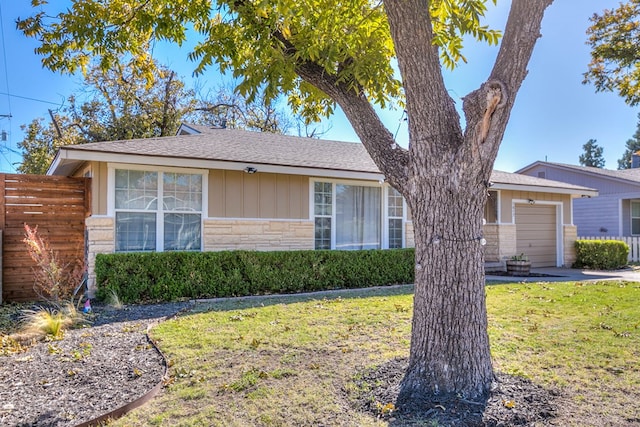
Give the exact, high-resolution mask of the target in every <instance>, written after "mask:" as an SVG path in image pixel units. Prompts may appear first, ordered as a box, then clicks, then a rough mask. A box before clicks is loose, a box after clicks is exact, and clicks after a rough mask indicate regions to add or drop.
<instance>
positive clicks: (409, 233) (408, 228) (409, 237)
mask: <svg viewBox="0 0 640 427" xmlns="http://www.w3.org/2000/svg"><path fill="white" fill-rule="evenodd" d="M404 247H405V248H415V247H416V240H415V235H414V234H413V221H407V222H406V223H405V224H404Z"/></svg>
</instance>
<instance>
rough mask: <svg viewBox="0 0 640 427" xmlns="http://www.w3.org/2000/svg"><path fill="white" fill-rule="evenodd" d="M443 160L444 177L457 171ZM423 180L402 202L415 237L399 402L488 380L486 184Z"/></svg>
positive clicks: (472, 388) (474, 390)
mask: <svg viewBox="0 0 640 427" xmlns="http://www.w3.org/2000/svg"><path fill="white" fill-rule="evenodd" d="M458 167H459V166H458V165H455V164H452V165H450V168H451V169H452V170H451V174H452V175H451V176H455V174H457V173H458V172H459V171H456V170H454V169H456V168H458ZM465 187H468V186H467V185H462V186H456V185H453V183H452V180H450V179H449V178H448V177H447V176H446V175H444V176H441V177H440V178H438V177H433V178H432V179H430V180H429V181H427V182H423V183H422V185H420V186H419V187H418V188H417V189H416V191H415V192H414V193H413V194H409V195H408V204H409V206H410V209H411V215H412V218H413V224H414V233H415V242H416V248H415V251H416V252H415V253H416V267H415V296H414V315H413V325H412V333H411V350H410V359H409V369H408V371H407V373H406V376H405V378H404V380H403V382H402V386H401V395H400V398H399V404H402V403H403V402H408V401H412V402H415V401H421V400H425V399H431V398H433V396H434V395H436V396H443V395H449V394H457V395H461V396H464V397H466V398H471V399H475V398H478V397H481V396H482V395H484V394H485V393H486V392H487V391H488V388H489V387H490V385H491V382H492V380H493V370H492V366H491V356H490V352H489V337H488V335H487V315H486V304H485V291H484V254H483V251H482V240H481V239H482V217H483V212H484V210H483V207H484V203H485V202H486V189H485V188H484V187H483V186H482V185H480V186H478V185H474V186H473V187H472V188H471V189H466V188H465Z"/></svg>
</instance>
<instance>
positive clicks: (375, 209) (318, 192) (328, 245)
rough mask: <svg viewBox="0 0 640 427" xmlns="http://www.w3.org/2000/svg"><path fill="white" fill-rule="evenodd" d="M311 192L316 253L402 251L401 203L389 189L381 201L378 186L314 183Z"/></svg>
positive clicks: (381, 188)
mask: <svg viewBox="0 0 640 427" xmlns="http://www.w3.org/2000/svg"><path fill="white" fill-rule="evenodd" d="M313 192H314V195H313V200H314V205H313V215H314V221H315V248H316V249H343V250H351V249H381V248H400V247H402V242H403V207H402V203H403V202H402V196H401V195H400V194H399V193H398V192H397V191H395V190H393V189H390V190H389V192H388V197H387V200H383V199H384V198H383V187H381V186H366V185H353V184H344V183H331V182H314V185H313ZM385 209H386V210H387V212H386V215H385V216H384V219H386V220H387V221H383V213H385ZM384 227H386V230H385V229H384ZM385 236H386V237H387V239H383V237H385ZM384 240H386V242H384Z"/></svg>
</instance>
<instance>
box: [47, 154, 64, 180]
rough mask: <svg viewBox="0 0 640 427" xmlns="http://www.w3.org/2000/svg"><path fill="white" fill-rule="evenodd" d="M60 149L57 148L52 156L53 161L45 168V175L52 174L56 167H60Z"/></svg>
mask: <svg viewBox="0 0 640 427" xmlns="http://www.w3.org/2000/svg"><path fill="white" fill-rule="evenodd" d="M61 157H62V150H58V151H57V152H56V155H55V157H54V158H53V161H52V162H51V164H50V165H49V169H47V175H54V174H55V171H56V169H58V167H60V163H61V162H62V159H61Z"/></svg>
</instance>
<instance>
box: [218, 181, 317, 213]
mask: <svg viewBox="0 0 640 427" xmlns="http://www.w3.org/2000/svg"><path fill="white" fill-rule="evenodd" d="M209 217H212V218H262V219H308V218H309V178H308V177H306V176H297V175H282V174H271V173H260V172H259V173H255V174H247V173H244V172H242V171H221V170H212V171H210V172H209Z"/></svg>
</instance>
